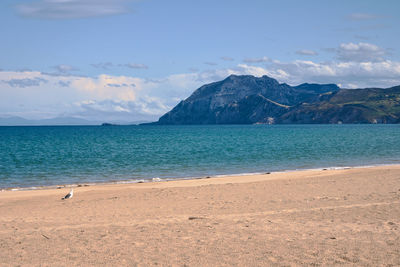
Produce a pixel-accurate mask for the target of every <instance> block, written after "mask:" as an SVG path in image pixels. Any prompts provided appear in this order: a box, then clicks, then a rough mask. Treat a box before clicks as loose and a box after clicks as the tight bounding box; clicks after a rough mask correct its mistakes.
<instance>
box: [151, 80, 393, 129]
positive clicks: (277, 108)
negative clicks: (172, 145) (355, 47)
mask: <svg viewBox="0 0 400 267" xmlns="http://www.w3.org/2000/svg"><path fill="white" fill-rule="evenodd" d="M399 122H400V86H396V87H392V88H388V89H380V88H367V89H340V88H339V87H338V86H337V85H335V84H308V83H305V84H301V85H299V86H290V85H287V84H284V83H283V84H281V83H278V82H277V81H276V80H275V79H272V78H270V77H268V76H262V77H259V78H258V77H254V76H251V75H243V76H237V75H231V76H229V77H228V78H226V79H225V80H222V81H219V82H215V83H211V84H207V85H203V86H202V87H200V88H199V89H197V90H196V91H195V92H194V93H193V94H192V95H191V96H190V97H188V98H187V99H185V100H183V101H181V102H180V103H179V104H178V105H176V106H175V107H174V108H173V109H172V110H171V111H169V112H167V113H166V114H164V115H163V116H162V117H160V119H159V120H158V122H155V123H154V124H254V123H269V124H272V123H399Z"/></svg>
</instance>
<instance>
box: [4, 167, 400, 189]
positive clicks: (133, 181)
mask: <svg viewBox="0 0 400 267" xmlns="http://www.w3.org/2000/svg"><path fill="white" fill-rule="evenodd" d="M385 166H388V167H390V166H400V163H380V164H372V165H355V166H339V167H338V166H330V167H318V168H311V169H288V170H278V171H271V172H269V171H266V172H253V173H252V172H250V173H249V172H247V173H234V174H218V175H205V176H199V177H190V176H189V177H172V178H159V177H152V178H143V179H129V180H118V181H107V182H83V183H73V184H55V185H43V186H30V187H6V188H0V194H1V192H8V191H12V192H16V191H35V190H49V189H63V188H80V187H93V186H107V185H124V184H126V185H130V184H142V183H146V184H147V183H160V182H173V181H190V180H203V179H218V178H224V177H232V176H234V177H236V176H239V177H240V176H255V175H264V174H275V173H293V172H303V171H326V170H345V169H364V168H374V167H385Z"/></svg>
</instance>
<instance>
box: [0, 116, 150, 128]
mask: <svg viewBox="0 0 400 267" xmlns="http://www.w3.org/2000/svg"><path fill="white" fill-rule="evenodd" d="M145 122H147V121H132V122H125V121H111V122H106V123H105V124H113V125H136V124H140V123H145ZM102 123H103V122H101V121H91V120H85V119H81V118H75V117H56V118H52V119H42V120H28V119H24V118H21V117H16V116H14V117H5V118H4V117H3V118H2V117H0V126H64V125H65V126H75V125H77V126H78V125H102Z"/></svg>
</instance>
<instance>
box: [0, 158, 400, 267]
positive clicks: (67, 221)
mask: <svg viewBox="0 0 400 267" xmlns="http://www.w3.org/2000/svg"><path fill="white" fill-rule="evenodd" d="M74 190H75V192H74V193H75V195H74V197H73V198H72V199H69V200H61V197H63V196H64V195H65V194H67V193H68V192H69V189H68V188H63V189H46V190H34V191H3V192H0V266H288V265H295V266H296V265H299V266H304V265H316V266H327V265H354V266H399V265H400V166H399V165H395V166H380V167H371V168H352V169H345V170H312V171H297V172H287V173H271V174H265V175H252V176H236V177H235V176H231V177H223V178H210V179H201V180H186V181H171V182H156V183H142V184H119V185H95V186H89V187H78V188H75V189H74Z"/></svg>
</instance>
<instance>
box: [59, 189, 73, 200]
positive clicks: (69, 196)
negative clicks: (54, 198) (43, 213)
mask: <svg viewBox="0 0 400 267" xmlns="http://www.w3.org/2000/svg"><path fill="white" fill-rule="evenodd" d="M73 195H74V189H73V188H71V191H69V193H68V194H67V195H66V196H65V197H63V198H62V200H64V199H68V198H72V196H73Z"/></svg>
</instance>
